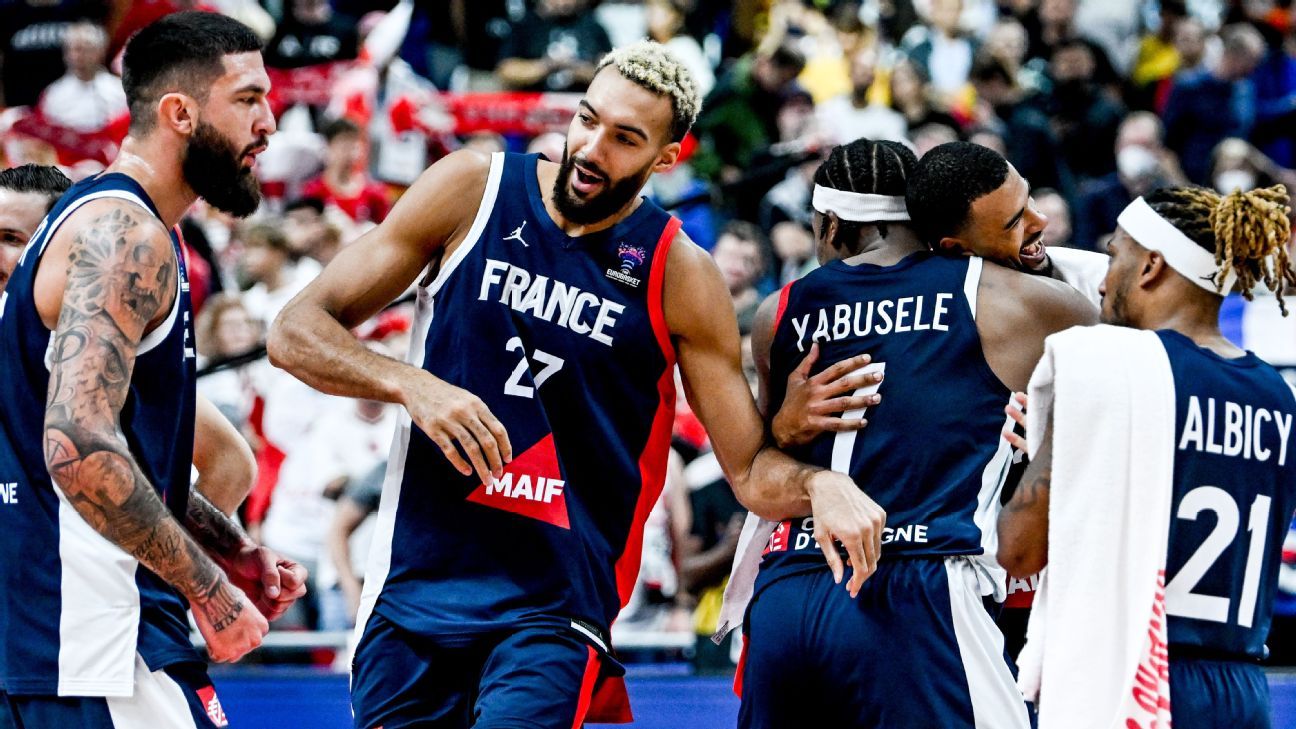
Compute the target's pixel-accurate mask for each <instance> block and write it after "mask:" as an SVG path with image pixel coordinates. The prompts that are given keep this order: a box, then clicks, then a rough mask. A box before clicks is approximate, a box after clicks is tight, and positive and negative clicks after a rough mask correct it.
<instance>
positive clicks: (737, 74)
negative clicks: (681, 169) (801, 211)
mask: <svg viewBox="0 0 1296 729" xmlns="http://www.w3.org/2000/svg"><path fill="white" fill-rule="evenodd" d="M803 68H805V56H804V55H803V54H802V53H801V52H800V51H799V50H797V49H796V48H794V47H793V46H792V45H789V44H784V45H780V46H777V47H775V48H773V49H769V50H762V51H758V52H757V53H755V54H754V55H750V56H746V57H744V58H741V59H739V60H738V61H735V62H734V64H733V66H731V67H730V69H729V71H728V72H726V73H725V74H724V75H723V76H721V77H720V80H719V81H717V82H716V86H715V89H713V90H712V91H711V95H710V96H708V97H706V100H705V101H704V102H703V104H702V111H701V113H699V114H698V119H697V122H696V123H695V124H694V125H693V133H694V134H695V135H697V137H698V151H697V153H696V154H694V155H693V158H692V159H691V160H690V162H691V164H692V165H693V169H694V170H696V171H697V172H698V174H699V175H702V176H703V177H706V178H708V179H710V180H712V181H723V182H735V181H737V180H738V179H740V178H741V177H743V174H744V170H745V169H747V168H749V167H750V166H751V164H752V161H753V160H754V159H755V158H756V155H758V154H760V153H762V152H765V151H766V150H767V149H768V148H769V146H770V144H772V143H773V142H775V141H777V140H778V138H779V131H778V114H779V109H780V108H781V107H782V105H783V102H784V100H785V99H786V98H787V97H788V95H789V92H790V91H792V90H793V89H795V88H796V77H797V74H799V73H801V69H803Z"/></svg>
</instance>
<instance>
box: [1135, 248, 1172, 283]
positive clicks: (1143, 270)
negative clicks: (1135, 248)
mask: <svg viewBox="0 0 1296 729" xmlns="http://www.w3.org/2000/svg"><path fill="white" fill-rule="evenodd" d="M1168 270H1169V264H1167V263H1166V259H1165V256H1163V255H1161V251H1145V252H1144V253H1143V261H1142V263H1140V264H1139V274H1138V284H1139V286H1140V287H1142V288H1147V287H1149V286H1151V285H1152V284H1153V283H1155V282H1156V281H1157V280H1158V279H1160V278H1161V276H1162V274H1164V273H1166V272H1167V271H1168Z"/></svg>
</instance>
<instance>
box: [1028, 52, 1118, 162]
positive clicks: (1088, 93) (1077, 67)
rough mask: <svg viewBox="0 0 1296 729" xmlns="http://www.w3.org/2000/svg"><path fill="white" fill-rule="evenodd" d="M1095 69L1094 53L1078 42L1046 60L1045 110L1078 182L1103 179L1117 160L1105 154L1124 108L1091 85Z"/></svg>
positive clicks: (1113, 141) (1063, 154) (1114, 137)
mask: <svg viewBox="0 0 1296 729" xmlns="http://www.w3.org/2000/svg"><path fill="white" fill-rule="evenodd" d="M1094 68H1095V66H1094V56H1093V50H1092V49H1091V48H1090V46H1089V44H1087V43H1085V42H1084V41H1081V40H1079V39H1076V38H1069V39H1067V40H1064V41H1063V42H1062V43H1060V44H1059V45H1058V46H1057V47H1056V48H1054V49H1053V57H1052V59H1051V60H1050V61H1049V75H1050V76H1051V77H1052V80H1053V89H1052V91H1051V92H1050V94H1049V98H1048V105H1047V109H1048V113H1049V117H1050V119H1051V121H1052V126H1053V131H1054V134H1056V135H1057V137H1058V150H1059V151H1060V152H1061V153H1062V156H1063V158H1064V159H1065V160H1066V163H1067V166H1068V168H1069V169H1070V170H1071V173H1072V174H1073V175H1075V177H1076V178H1077V180H1083V179H1085V178H1092V177H1102V176H1103V175H1106V174H1108V173H1110V172H1112V171H1114V170H1115V169H1116V159H1115V157H1114V156H1113V155H1112V154H1111V153H1110V152H1108V150H1110V149H1111V148H1112V145H1113V144H1114V143H1115V141H1116V128H1117V127H1118V126H1120V122H1121V119H1122V118H1123V117H1124V116H1125V108H1124V107H1122V106H1121V105H1120V104H1118V103H1115V102H1113V101H1111V100H1109V99H1108V98H1107V95H1106V94H1105V93H1103V92H1102V90H1101V88H1100V87H1099V86H1098V85H1097V84H1096V83H1094ZM1023 174H1024V173H1023ZM1027 179H1030V178H1027Z"/></svg>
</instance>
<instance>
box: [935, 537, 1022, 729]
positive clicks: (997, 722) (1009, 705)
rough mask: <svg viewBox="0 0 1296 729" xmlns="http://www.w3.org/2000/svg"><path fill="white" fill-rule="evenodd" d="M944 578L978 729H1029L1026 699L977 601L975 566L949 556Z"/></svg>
mask: <svg viewBox="0 0 1296 729" xmlns="http://www.w3.org/2000/svg"><path fill="white" fill-rule="evenodd" d="M945 574H946V576H947V577H948V578H949V593H950V615H951V616H952V618H953V623H954V637H955V639H956V640H957V641H958V650H959V657H960V658H961V659H962V661H963V674H964V675H965V676H966V677H967V682H968V693H969V694H970V695H971V697H972V716H973V720H974V723H975V726H976V729H1027V727H1029V726H1030V720H1029V719H1028V718H1027V716H1026V700H1025V699H1024V698H1023V697H1022V693H1021V690H1020V689H1018V688H1017V681H1016V679H1014V678H1013V675H1012V671H1010V670H1009V668H1008V664H1007V662H1006V661H1005V660H1004V639H1003V633H1000V632H999V628H998V626H996V625H995V624H994V621H993V620H991V619H990V614H989V613H987V612H986V610H985V606H984V605H983V604H982V602H981V590H980V589H979V588H978V578H977V567H976V566H975V565H974V564H973V562H972V561H971V560H969V559H967V558H962V557H955V558H950V559H946V560H945Z"/></svg>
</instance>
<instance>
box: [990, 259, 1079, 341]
mask: <svg viewBox="0 0 1296 729" xmlns="http://www.w3.org/2000/svg"><path fill="white" fill-rule="evenodd" d="M979 298H980V301H981V305H983V306H992V307H995V309H996V310H1006V311H1008V312H1014V313H1015V314H1017V315H1019V316H1025V317H1031V318H1036V319H1042V320H1045V321H1055V322H1057V323H1058V324H1064V325H1066V326H1074V325H1077V324H1093V323H1095V322H1097V320H1098V310H1097V309H1096V308H1095V307H1094V305H1093V303H1092V302H1090V301H1089V299H1088V298H1086V297H1085V296H1084V295H1083V294H1081V293H1080V292H1079V291H1077V290H1076V289H1075V287H1073V286H1071V285H1070V284H1068V283H1065V282H1063V281H1058V280H1056V279H1053V278H1049V277H1047V276H1036V275H1032V274H1028V273H1023V272H1021V271H1016V270H1013V269H1010V268H1007V267H1005V266H1001V265H999V264H997V263H993V262H990V261H986V263H985V268H984V269H983V271H982V274H981V285H980V293H979Z"/></svg>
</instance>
